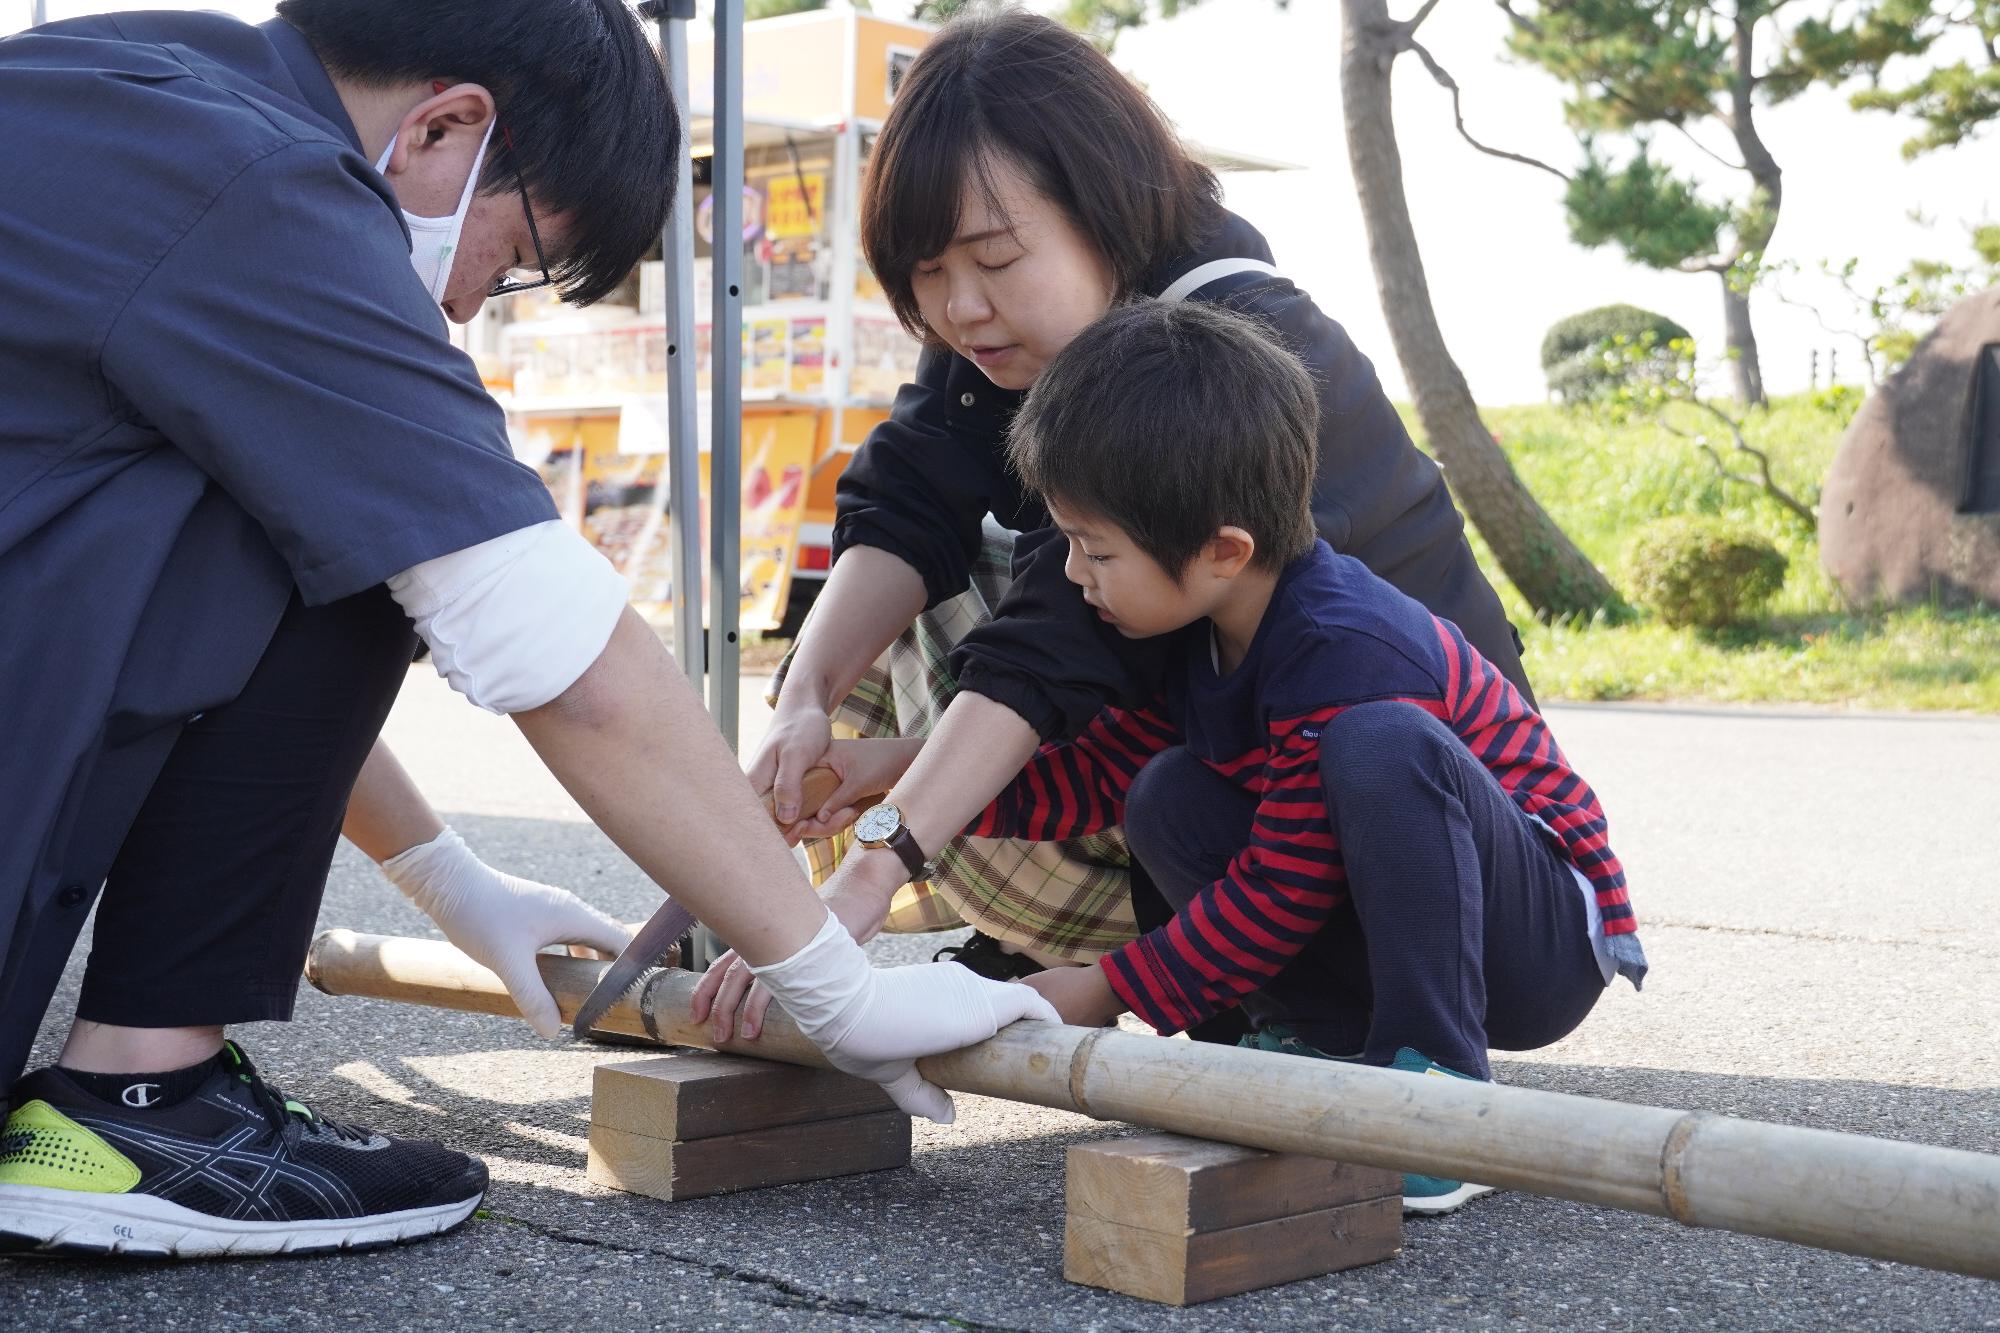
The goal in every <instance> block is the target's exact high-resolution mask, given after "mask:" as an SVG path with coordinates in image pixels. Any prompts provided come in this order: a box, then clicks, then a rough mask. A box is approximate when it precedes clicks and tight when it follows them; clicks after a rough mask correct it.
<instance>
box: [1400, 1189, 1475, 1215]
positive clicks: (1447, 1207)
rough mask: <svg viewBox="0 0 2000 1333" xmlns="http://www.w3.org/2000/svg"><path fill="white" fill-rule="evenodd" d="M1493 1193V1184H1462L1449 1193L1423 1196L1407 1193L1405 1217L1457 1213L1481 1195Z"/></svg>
mask: <svg viewBox="0 0 2000 1333" xmlns="http://www.w3.org/2000/svg"><path fill="white" fill-rule="evenodd" d="M1491 1193H1493V1186H1491V1185H1460V1186H1459V1187H1458V1188H1457V1189H1455V1190H1453V1191H1452V1192H1451V1193H1449V1194H1430V1195H1423V1196H1417V1195H1411V1194H1405V1195H1404V1196H1403V1215H1404V1216H1405V1217H1409V1216H1412V1215H1414V1216H1417V1217H1437V1216H1439V1215H1440V1214H1443V1213H1455V1212H1457V1211H1458V1210H1459V1209H1461V1208H1463V1207H1464V1206H1465V1205H1466V1204H1468V1203H1471V1202H1472V1201H1473V1200H1474V1199H1476V1198H1478V1197H1479V1196H1480V1195H1482V1194H1491Z"/></svg>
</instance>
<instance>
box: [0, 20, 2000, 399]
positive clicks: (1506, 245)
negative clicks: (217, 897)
mask: <svg viewBox="0 0 2000 1333" xmlns="http://www.w3.org/2000/svg"><path fill="white" fill-rule="evenodd" d="M45 3H46V9H47V12H48V16H49V18H51V19H59V18H66V17H70V16H72V15H74V14H81V13H89V12H94V11H99V10H106V9H115V8H126V7H129V6H124V5H107V4H96V3H88V2H87V0H45ZM145 7H149V8H202V9H222V10H227V11H229V12H233V13H237V14H240V15H242V16H243V17H245V18H250V19H261V18H265V17H268V16H269V15H270V12H271V6H270V4H269V3H268V0H206V3H197V4H188V3H180V4H176V3H174V0H147V3H146V6H145ZM877 8H878V10H879V11H880V12H883V13H894V12H899V11H900V9H901V5H900V4H898V3H897V2H896V0H878V3H877ZM1413 8H1414V5H1413V4H1411V3H1407V2H1406V3H1403V4H1399V5H1396V6H1392V12H1393V13H1396V14H1398V15H1401V14H1404V13H1406V12H1408V11H1409V10H1412V9H1413ZM29 13H30V5H29V3H28V0H0V32H4V31H11V30H13V29H16V28H19V27H21V26H24V25H25V24H26V23H27V22H28V16H29ZM1504 36H1505V17H1504V15H1502V14H1501V12H1500V11H1499V9H1498V8H1497V7H1496V6H1495V5H1494V4H1493V3H1491V0H1445V2H1444V3H1440V4H1439V5H1438V6H1437V8H1436V9H1435V10H1434V11H1433V13H1432V14H1431V17H1430V19H1429V20H1428V21H1427V22H1426V23H1425V24H1424V26H1423V27H1422V28H1421V29H1420V30H1419V37H1420V40H1422V41H1423V42H1424V43H1425V45H1426V46H1427V47H1428V48H1429V49H1430V50H1431V52H1432V53H1433V54H1434V55H1435V56H1436V57H1437V59H1438V61H1439V63H1441V64H1442V65H1443V66H1444V67H1445V68H1446V69H1448V70H1450V71H1451V73H1452V74H1453V76H1454V77H1455V78H1456V79H1457V80H1458V82H1459V84H1460V85H1461V87H1462V88H1463V91H1464V104H1465V114H1466V120H1467V124H1468V126H1469V128H1471V130H1472V132H1473V133H1474V134H1475V135H1477V136H1478V137H1479V138H1481V139H1482V140H1483V141H1485V142H1487V143H1490V144H1494V145H1496V146H1499V147H1504V148H1508V149H1512V150H1515V151H1518V152H1523V153H1527V154H1530V155H1532V156H1535V157H1539V158H1541V159H1543V160H1545V161H1548V162H1551V163H1553V164H1555V165H1557V166H1560V167H1563V168H1564V169H1569V168H1571V167H1573V166H1574V165H1575V163H1576V159H1577V149H1576V144H1575V140H1574V137H1573V136H1572V135H1571V133H1570V132H1569V130H1568V129H1567V128H1566V127H1565V126H1564V124H1563V121H1562V89H1561V87H1560V86H1559V85H1558V84H1556V83H1555V82H1554V81H1553V80H1552V79H1550V78H1548V77H1547V76H1546V75H1543V74H1542V73H1540V72H1539V71H1537V70H1534V69H1531V68H1527V67H1523V66H1519V65H1515V64H1513V63H1511V62H1509V61H1508V60H1506V58H1505V56H1504V47H1503V41H1504ZM1115 59H1116V61H1117V63H1118V64H1119V65H1120V66H1122V67H1124V68H1125V69H1126V70H1128V71H1129V72H1131V73H1132V74H1133V75H1134V76H1135V77H1136V78H1138V79H1139V80H1140V81H1141V82H1143V83H1144V84H1145V85H1146V87H1147V88H1148V89H1149V90H1150V91H1151V93H1152V94H1153V96H1154V98H1155V100H1156V101H1158V102H1159V103H1160V105H1161V107H1162V108H1163V109H1164V110H1165V111H1166V113H1167V115H1168V116H1169V117H1170V118H1172V119H1173V120H1174V122H1175V123H1176V125H1177V126H1178V127H1179V128H1180V130H1181V132H1182V133H1183V134H1184V135H1186V136H1187V137H1189V138H1192V139H1195V140H1198V141H1201V142H1203V143H1208V144H1213V145H1215V146H1218V147H1225V148H1231V149H1235V150H1238V151H1241V152H1247V153H1253V154H1256V155H1258V156H1261V157H1268V158H1277V159H1280V160H1282V161H1285V162H1288V163H1294V164H1296V165H1297V167H1298V169H1297V170H1292V171H1284V172H1277V173H1259V174H1236V175H1231V176H1228V177H1226V178H1225V180H1224V186H1225V190H1226V193H1227V197H1228V202H1229V204H1230V206H1231V207H1232V208H1234V209H1235V210H1236V211H1237V212H1239V213H1241V214H1242V215H1243V216H1245V217H1246V218H1248V219H1249V220H1250V221H1251V222H1252V223H1253V224H1255V225H1256V226H1257V227H1258V228H1259V229H1260V230H1262V231H1263V233H1264V235H1265V237H1266V238H1267V239H1268V240H1269V241H1270V243H1271V248H1272V250H1273V251H1274V252H1275V254H1276V257H1277V261H1278V265H1279V267H1280V269H1281V270H1283V271H1284V272H1285V274H1286V275H1287V276H1289V277H1291V278H1292V279H1293V280H1294V281H1296V282H1298V283H1299V285H1300V286H1302V287H1304V288H1305V289H1306V290H1307V291H1309V292H1311V293H1312V295H1313V297H1314V298H1315V299H1316V300H1317V302H1318V303H1319V305H1320V307H1321V308H1322V309H1323V310H1325V311H1326V312H1327V313H1328V314H1329V315H1331V316H1332V317H1333V318H1334V319H1336V320H1338V321H1339V322H1340V323H1341V324H1342V325H1344V326H1345V327H1346V329H1347V331H1348V333H1349V334H1350V335H1351V336H1352V337H1353V339H1354V341H1355V343H1356V344H1357V345H1358V346H1359V347H1360V348H1361V349H1362V351H1364V352H1365V353H1367V354H1368V356H1369V357H1370V358H1371V359H1373V360H1374V362H1375V364H1376V367H1377V369H1378V371H1379V372H1380V374H1381V376H1382V379H1383V382H1384V385H1385V387H1387V389H1388V390H1389V392H1390V393H1391V395H1393V396H1396V397H1404V396H1406V391H1405V387H1404V384H1403V377H1402V374H1401V371H1400V369H1399V368H1398V367H1397V365H1396V358H1395V353H1394V349H1393V347H1392V346H1391V344H1390V342H1389V334H1388V325H1387V323H1386V322H1385V320H1384V318H1383V315H1382V310H1381V306H1380V302H1379V299H1378V297H1377V295H1376V290H1375V281H1374V275H1373V273H1372V271H1371V269H1370V266H1369V263H1368V249H1367V240H1366V233H1365V232H1364V230H1363V226H1362V220H1361V214H1360V210H1359V209H1358V207H1357V206H1356V204H1355V200H1354V189H1353V179H1352V177H1351V175H1350V174H1349V171H1348V165H1347V152H1346V146H1345V143H1344V140H1343V137H1342V132H1341V111H1340V68H1339V66H1340V30H1339V8H1338V5H1337V3H1336V0H1291V2H1290V4H1289V5H1286V6H1284V7H1280V6H1279V5H1278V4H1277V3H1276V0H1203V3H1201V4H1199V5H1197V6H1195V7H1193V8H1192V9H1189V10H1186V11H1184V12H1183V13H1182V14H1181V15H1180V16H1179V17H1177V18H1175V19H1173V20H1172V21H1169V22H1155V23H1153V24H1150V25H1148V26H1146V27H1144V28H1141V29H1138V30H1136V31H1134V32H1130V33H1127V34H1126V35H1125V36H1124V37H1123V38H1122V39H1121V41H1120V42H1119V46H1118V50H1117V53H1116V55H1115ZM1395 116H1396V128H1397V136H1398V140H1399V143H1400V146H1401V150H1402V155H1403V168H1404V188H1405V190H1406V191H1407V193H1408V196H1409V200H1410V209H1411V213H1412V215H1413V217H1414V218H1415V220H1416V228H1417V239H1418V244H1419V246H1420V247H1421V249H1422V251H1423V258H1424V264H1425V267H1426V269H1427V271H1428V275H1429V280H1430V289H1431V296H1432V300H1433V302H1434V304H1435V306H1436V308H1437V313H1438V318H1439V321H1440V323H1441V324H1442V326H1443V329H1444V335H1445V341H1446V344H1447V345H1448V346H1449V347H1450V349H1451V351H1452V354H1453V355H1454V357H1455V358H1456V359H1457V361H1458V363H1459V365H1460V367H1461V368H1462V369H1463V370H1464V371H1465V374H1466V378H1467V380H1468V381H1469V382H1470V384H1471V386H1472V390H1473V393H1474V395H1475V396H1476V397H1477V398H1478V399H1479V400H1480V401H1481V402H1482V403H1486V404H1491V405H1498V404H1503V403H1517V402H1534V401H1539V400H1540V399H1542V398H1543V396H1544V386H1543V381H1542V374H1541V367H1540V357H1539V352H1540V347H1541V341H1542V335H1543V334H1544V333H1545V332H1546V331H1547V329H1548V326H1549V325H1550V324H1551V323H1553V322H1554V321H1555V320H1557V319H1559V318H1561V317H1563V316H1564V315H1569V314H1573V313H1575V312H1576V311H1579V310H1582V309H1586V308H1588V307H1590V306H1594V305H1602V304H1607V303H1610V302H1614V301H1624V302H1630V303H1632V304H1634V305H1641V306H1645V307H1648V308H1650V309H1654V310H1658V311H1660V312H1662V313H1664V314H1666V315H1669V316H1671V317H1672V318H1674V319H1675V320H1677V321H1679V322H1680V323H1681V324H1682V325H1684V326H1685V327H1687V328H1688V329H1689V330H1690V331H1691V332H1692V333H1693V334H1694V335H1695V340H1696V344H1697V346H1698V347H1699V348H1700V349H1701V353H1702V356H1703V358H1704V360H1708V359H1710V358H1713V357H1717V356H1719V355H1720V353H1721V350H1722V299H1721V286H1720V283H1719V281H1718V280H1717V279H1716V278H1714V277H1713V276H1710V275H1706V274H1701V275H1684V274H1678V273H1660V272H1655V271H1653V270H1649V269H1645V268H1642V267H1639V266H1637V265H1634V264H1631V263H1629V262H1627V261H1626V260H1625V259H1624V258H1623V256H1622V255H1621V254H1619V252H1617V251H1616V250H1615V249H1611V248H1604V249H1598V250H1584V249H1581V248H1579V247H1577V246H1576V245H1574V244H1572V243H1571V242H1570V241H1569V239H1568V233H1567V226H1566V223H1565V219H1564V213H1563V208H1562V199H1561V191H1562V183H1561V182H1560V181H1558V180H1556V179H1555V178H1554V177H1552V176H1548V175H1545V174H1543V173H1541V172H1537V171H1534V170H1532V169H1530V168H1527V167H1522V166H1518V165H1516V164H1514V163H1510V162H1503V161H1499V160H1497V159H1494V158H1489V157H1485V156H1483V155H1481V154H1479V153H1476V152H1475V151H1473V149H1472V148H1471V147H1470V146H1468V145H1467V144H1466V143H1465V142H1464V141H1463V140H1462V139H1461V138H1459V136H1458V134H1457V131H1456V130H1455V129H1454V127H1453V124H1452V117H1451V99H1450V96H1449V94H1448V93H1446V92H1445V90H1443V89H1442V88H1439V87H1438V86H1437V85H1435V84H1434V83H1432V82H1431V80H1430V78H1429V76H1428V75H1427V74H1426V73H1425V71H1424V70H1423V68H1422V66H1421V65H1419V64H1418V63H1417V61H1416V60H1415V59H1414V58H1413V57H1408V56H1406V57H1404V58H1403V59H1401V60H1399V61H1398V62H1397V63H1396V79H1395ZM1759 126H1760V130H1761V132H1762V133H1763V135H1764V138H1765V140H1766V141H1767V143H1768V144H1769V146H1770V148H1771V151H1772V153H1773V155H1774V156H1775V157H1776V158H1777V160H1778V162H1779V164H1780V166H1781V167H1782V168H1783V169H1784V173H1785V175H1784V188H1785V200H1784V206H1783V211H1782V213H1781V215H1780V220H1779V223H1778V230H1777V235H1776V238H1775V240H1774V242H1773V245H1772V258H1773V259H1776V260H1792V261H1796V262H1797V263H1798V264H1799V266H1800V267H1801V268H1802V269H1804V270H1807V271H1808V272H1809V273H1810V271H1812V270H1814V269H1815V267H1816V265H1817V264H1818V263H1819V261H1821V260H1823V259H1830V260H1834V261H1836V262H1839V261H1844V260H1845V259H1847V258H1849V257H1850V256H1858V257H1859V258H1860V259H1861V260H1862V262H1863V269H1862V273H1863V275H1864V276H1867V275H1871V274H1872V275H1874V276H1875V277H1877V278H1879V279H1886V278H1888V277H1889V276H1890V275H1891V274H1893V273H1894V272H1895V271H1896V270H1898V269H1900V268H1901V267H1902V266H1903V265H1904V264H1906V263H1907V262H1908V261H1909V260H1910V259H1911V258H1913V257H1916V256H1919V255H1922V256H1926V257H1939V258H1947V257H1948V258H1955V259H1961V260H1962V259H1964V258H1965V257H1966V256H1967V254H1968V253H1969V251H1968V247H1967V244H1966V229H1967V227H1968V226H1970V225H1972V224H1976V223H1980V222H1986V221H1996V220H2000V171H1996V170H1995V165H1996V152H2000V134H1995V135H1993V136H1990V137H1988V138H1986V139H1984V140H1981V141H1977V142H1974V143H1972V144H1969V145H1965V146H1962V147H1960V148H1958V149H1956V150H1952V151H1947V152H1944V153H1936V154H1930V155H1927V156H1925V157H1923V158H1920V159H1918V160H1917V161H1915V162H1905V161H1904V160H1903V159H1902V157H1901V154H1900V151H1899V149H1900V145H1901V143H1902V141H1903V140H1904V139H1905V138H1906V137H1908V132H1909V131H1908V128H1907V125H1906V123H1905V122H1902V121H1899V120H1898V119H1897V118H1896V117H1893V116H1888V115H1884V114H1881V113H1868V114H1863V113H1860V112H1856V111H1852V110H1850V109H1849V108H1848V107H1847V105H1846V99H1845V94H1844V93H1838V92H1831V91H1823V90H1815V91H1813V92H1811V93H1809V94H1807V95H1806V96H1805V97H1803V98H1800V99H1798V100H1797V101H1795V102H1793V103H1790V104H1788V105H1786V106H1783V107H1777V108H1769V109H1765V110H1763V111H1762V112H1761V114H1760V117H1759ZM1707 133H1708V137H1707V140H1706V141H1707V142H1708V143H1709V144H1710V146H1712V147H1715V148H1718V149H1726V148H1728V146H1729V145H1728V144H1727V143H1726V140H1725V138H1724V137H1723V136H1722V135H1720V133H1719V132H1718V131H1716V130H1714V129H1711V130H1709V131H1708V132H1707ZM1670 139H1671V136H1669V137H1667V138H1662V139H1661V140H1660V142H1659V145H1658V147H1659V149H1660V151H1661V152H1662V154H1663V155H1665V156H1670V157H1675V158H1677V159H1678V160H1679V162H1680V164H1681V165H1683V166H1686V167H1688V168H1689V169H1692V170H1695V171H1697V172H1698V173H1705V174H1709V175H1712V176H1713V177H1714V178H1715V179H1716V181H1717V183H1718V184H1729V185H1731V186H1732V187H1733V185H1734V182H1733V181H1732V180H1730V179H1729V178H1731V177H1735V178H1737V179H1740V178H1741V176H1740V173H1733V172H1728V171H1726V170H1724V169H1723V168H1720V167H1716V166H1714V165H1713V164H1712V163H1710V162H1709V161H1708V160H1707V159H1706V158H1703V157H1701V156H1700V154H1699V153H1698V152H1697V151H1696V150H1695V149H1693V148H1692V147H1689V146H1685V145H1682V144H1680V143H1679V142H1678V141H1670ZM1913 210H1917V211H1921V213H1922V214H1924V215H1925V216H1926V217H1928V218H1929V219H1930V223H1929V225H1928V226H1926V225H1920V224H1919V223H1917V222H1915V221H1912V219H1911V216H1910V215H1911V213H1912V211H1913ZM1787 290H1788V291H1789V292H1790V293H1791V294H1793V295H1796V296H1799V297H1803V298H1807V299H1813V300H1816V301H1817V302H1818V303H1819V304H1820V306H1821V308H1822V310H1823V312H1824V313H1825V314H1826V316H1827V317H1828V319H1829V321H1830V322H1832V323H1834V324H1836V325H1839V324H1842V323H1846V324H1850V325H1851V324H1852V323H1853V320H1852V318H1851V316H1848V315H1847V311H1846V309H1845V307H1844V306H1843V304H1842V303H1841V302H1840V301H1839V300H1838V298H1837V297H1836V296H1835V294H1834V293H1832V292H1831V291H1830V290H1829V289H1828V288H1826V287H1825V286H1824V285H1823V284H1815V283H1812V282H1810V281H1807V280H1803V279H1801V280H1793V281H1791V282H1789V283H1788V284H1787ZM1753 311H1754V317H1755V321H1756V329H1757V337H1758V341H1759V345H1760V348H1761V352H1762V361H1763V371H1764V380H1765V384H1766V386H1767V387H1768V388H1769V389H1770V390H1771V391H1772V392H1774V393H1784V392H1794V391H1797V390H1801V389H1804V388H1805V387H1806V385H1807V379H1808V375H1809V373H1810V367H1811V356H1812V353H1813V352H1814V350H1815V349H1817V350H1818V352H1819V356H1820V375H1821V378H1822V382H1823V381H1824V377H1825V375H1826V366H1827V360H1828V353H1829V351H1830V350H1833V349H1836V348H1837V349H1838V357H1839V368H1840V377H1841V379H1843V380H1845V381H1848V382H1850V383H1863V382H1865V380H1864V376H1863V371H1862V367H1861V364H1860V360H1859V356H1858V353H1857V352H1856V350H1855V348H1854V346H1853V344H1852V343H1851V342H1848V341H1847V340H1844V339H1842V338H1840V337H1837V336H1835V335H1833V334H1830V333H1828V332H1826V331H1825V330H1823V329H1822V328H1821V327H1820V326H1819V324H1818V322H1817V321H1816V320H1815V318H1814V316H1813V314H1811V313H1810V312H1808V311H1805V310H1800V309H1796V308H1793V307H1790V306H1787V305H1785V304H1783V303H1781V302H1780V301H1778V300H1777V299H1775V298H1774V297H1772V296H1770V295H1768V294H1760V295H1758V296H1757V297H1756V298H1754V300H1753Z"/></svg>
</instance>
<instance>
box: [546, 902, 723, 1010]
mask: <svg viewBox="0 0 2000 1333" xmlns="http://www.w3.org/2000/svg"><path fill="white" fill-rule="evenodd" d="M693 928H694V913H693V912H690V911H688V910H687V908H685V907H682V906H681V905H680V904H679V903H677V902H675V901H674V900H673V899H672V898H669V899H667V900H666V901H665V902H663V903H661V904H660V908H659V910H658V911H656V912H654V913H653V915H652V916H651V917H650V918H649V919H648V920H647V922H646V924H645V925H643V926H641V927H640V928H639V933H638V934H637V935H635V936H634V937H633V939H632V943H630V944H629V945H627V946H626V947H625V952H623V953H621V954H619V955H618V957H617V958H615V959H613V960H612V963H611V966H610V967H607V968H605V969H604V975H603V976H602V977H600V978H598V982H597V985H596V987H595V988H593V989H592V990H591V992H590V996H589V998H588V999H586V1000H585V1001H584V1002H583V1007H582V1008H581V1009H578V1010H577V1011H576V1021H575V1022H573V1023H571V1024H570V1025H569V1030H570V1032H571V1033H572V1034H573V1035H575V1036H577V1037H587V1036H589V1035H590V1029H591V1028H593V1027H595V1026H596V1025H597V1020H598V1019H600V1018H602V1017H604V1014H605V1011H606V1010H608V1009H610V1008H611V1006H612V1005H614V1004H616V1003H618V1000H619V998H620V997H621V996H623V995H624V994H625V992H627V991H629V990H631V989H632V987H633V986H635V985H637V984H638V982H639V980H640V978H642V977H644V976H645V975H646V973H648V972H650V971H652V970H653V968H654V967H655V966H657V965H658V963H659V961H660V960H661V959H662V958H664V957H666V954H667V950H669V949H671V948H673V947H674V943H675V941H677V940H679V939H680V937H681V936H683V935H685V934H687V933H688V931H690V930H692V929H693Z"/></svg>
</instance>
